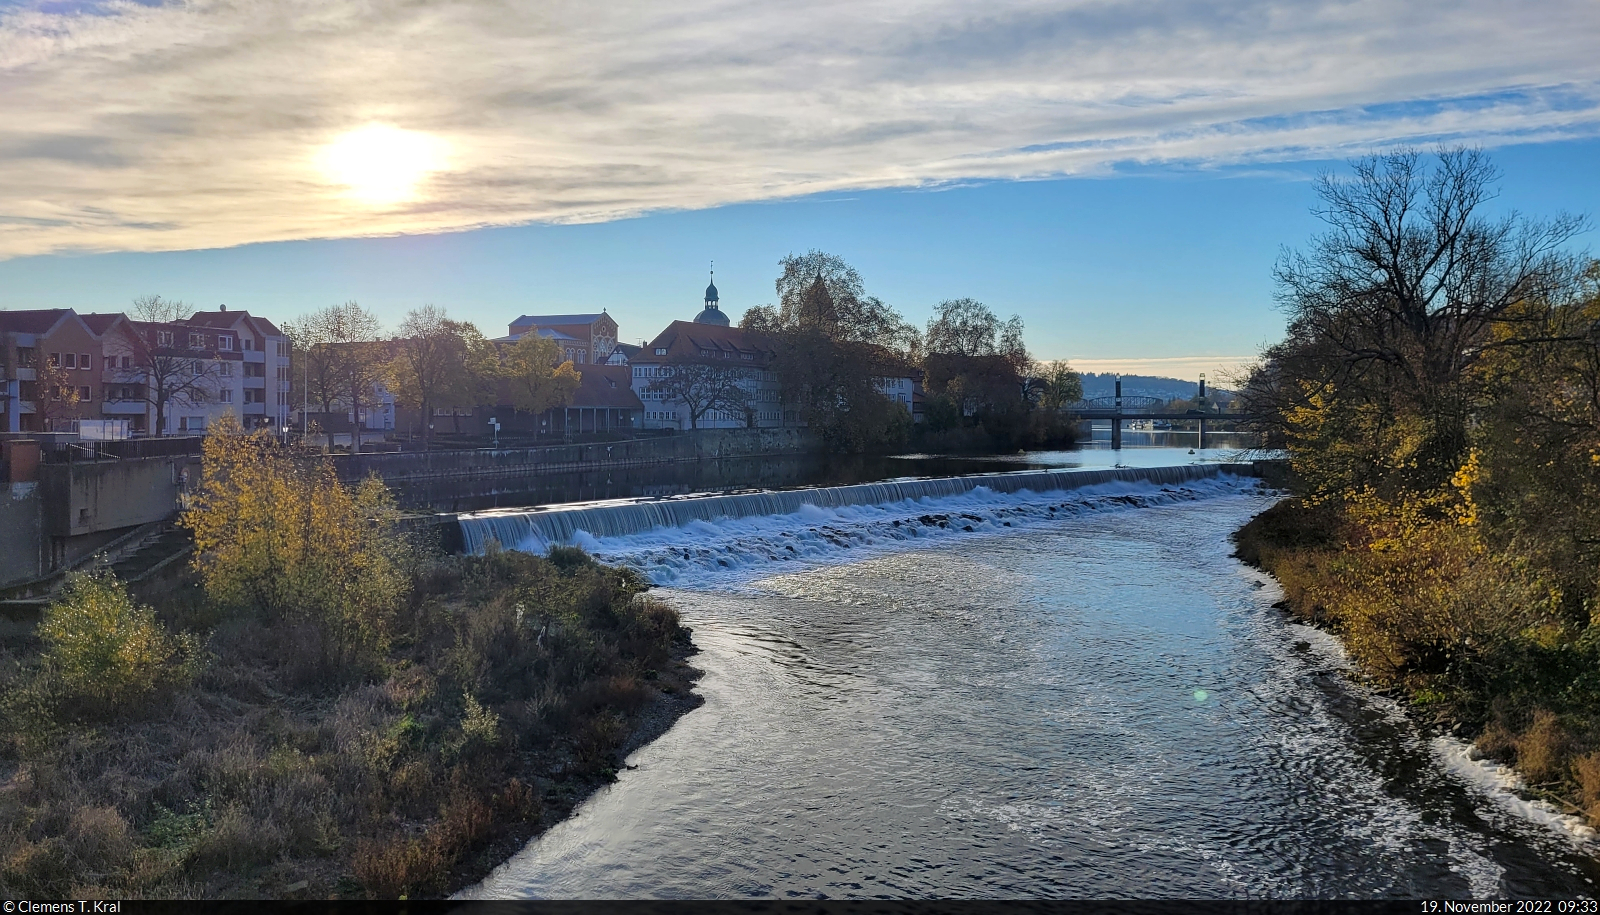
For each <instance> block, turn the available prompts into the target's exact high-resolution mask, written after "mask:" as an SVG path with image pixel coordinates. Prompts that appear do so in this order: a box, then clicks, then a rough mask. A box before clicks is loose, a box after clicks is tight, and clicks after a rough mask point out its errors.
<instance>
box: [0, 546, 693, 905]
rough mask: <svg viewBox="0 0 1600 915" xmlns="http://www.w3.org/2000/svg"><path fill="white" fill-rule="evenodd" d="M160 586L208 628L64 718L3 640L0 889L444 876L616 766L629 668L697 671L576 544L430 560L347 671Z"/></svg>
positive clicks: (550, 815)
mask: <svg viewBox="0 0 1600 915" xmlns="http://www.w3.org/2000/svg"><path fill="white" fill-rule="evenodd" d="M160 588H163V589H165V594H166V595H167V596H170V597H171V598H172V600H171V603H170V604H165V605H164V604H163V603H162V599H163V596H162V595H161V594H157V595H155V596H153V597H152V596H151V595H150V594H146V595H144V596H143V597H144V599H145V600H147V601H149V602H150V603H152V604H154V605H155V606H156V607H157V610H158V615H159V616H160V618H161V619H162V621H163V623H164V624H165V625H167V626H168V627H169V628H178V627H182V626H185V625H188V624H192V623H194V622H196V621H203V622H205V623H207V625H209V626H210V627H211V628H210V629H209V631H208V632H206V633H204V635H205V636H206V640H205V649H204V654H205V658H206V663H205V664H204V666H203V668H202V669H201V670H200V671H199V672H198V675H197V677H196V679H195V680H194V682H193V683H192V684H190V685H188V686H184V687H181V688H178V689H176V690H175V691H172V692H168V693H164V694H162V695H161V697H160V701H149V702H146V703H144V704H142V705H138V706H136V707H131V708H122V709H118V710H117V711H116V712H115V713H114V714H112V713H107V714H105V715H102V716H101V717H98V718H92V719H90V718H67V719H63V718H61V717H59V716H60V714H61V713H62V711H63V709H64V708H65V706H63V705H62V704H61V703H59V702H55V701H53V699H52V696H51V695H50V694H49V690H48V689H46V688H45V686H47V685H48V684H45V685H41V684H43V683H44V681H43V680H41V679H40V677H41V674H40V668H39V663H38V660H37V657H36V655H35V654H34V652H33V650H32V649H28V648H24V649H20V650H19V649H15V648H14V649H12V650H10V651H8V652H5V653H0V896H3V897H10V898H20V897H24V896H26V897H32V898H52V897H53V898H84V899H87V898H96V897H107V896H112V897H121V898H137V897H147V898H148V897H154V898H166V897H200V896H203V897H208V898H216V897H222V898H253V897H281V896H285V895H294V896H299V897H305V898H315V897H329V896H357V897H359V896H371V897H379V898H383V897H395V896H400V895H408V896H419V895H432V894H439V893H443V892H446V891H448V890H450V889H453V888H454V887H455V886H456V885H458V884H459V883H460V882H461V881H462V880H464V879H469V878H471V877H473V876H476V875H481V874H482V873H484V872H486V870H487V869H488V867H489V866H492V865H493V864H495V863H498V859H496V858H494V857H493V856H495V855H503V854H505V853H507V852H509V851H510V850H512V849H514V847H515V844H516V842H517V841H519V840H521V839H525V838H526V837H527V836H528V835H530V834H532V833H533V832H535V831H536V830H537V829H539V828H541V827H542V826H544V825H548V823H549V822H551V821H553V820H554V819H555V818H558V817H559V816H561V815H563V813H564V812H565V810H566V809H567V808H568V807H569V805H570V804H571V803H572V802H573V799H575V798H578V797H581V796H582V795H583V794H584V793H586V791H587V790H589V789H590V788H592V787H593V786H595V785H598V784H601V783H603V782H604V781H605V780H607V779H608V778H609V777H610V773H611V771H612V770H613V769H614V768H615V767H616V766H617V764H618V761H617V760H616V758H615V754H616V752H617V749H618V747H619V746H620V745H621V743H622V741H624V740H625V739H626V738H627V735H628V733H629V731H630V730H631V725H630V721H631V717H632V716H633V715H634V714H635V713H636V712H637V711H638V710H639V709H640V708H641V706H643V705H644V704H645V703H646V702H648V701H649V700H650V699H651V697H653V696H655V695H658V692H659V691H658V687H657V685H655V684H652V683H648V682H647V681H646V680H645V676H646V673H647V672H649V673H650V674H651V675H652V676H653V675H654V673H655V671H664V672H668V675H667V676H665V677H664V680H671V681H672V682H671V683H667V684H665V685H666V687H667V688H668V689H674V690H685V689H686V688H687V685H688V678H689V677H690V676H691V675H692V674H691V672H690V671H688V669H687V667H686V665H684V664H682V662H681V661H680V660H675V658H676V657H681V653H682V647H683V645H684V644H685V643H686V633H684V631H683V630H682V629H681V628H680V627H679V626H678V622H677V618H676V615H675V614H674V613H673V612H672V610H671V609H670V608H669V607H666V606H665V605H662V604H660V603H659V602H655V601H650V600H646V599H644V598H641V597H639V596H638V593H639V591H640V590H641V588H642V586H641V585H640V583H639V582H638V580H637V579H634V578H632V577H631V576H630V575H627V574H624V573H621V572H618V571H616V570H611V569H605V568H603V567H599V566H597V565H595V564H593V563H591V562H589V561H588V560H587V559H586V558H585V557H581V556H576V557H572V556H569V557H563V559H562V562H561V564H560V565H557V564H555V563H551V562H547V561H544V560H539V559H535V558H533V557H528V556H522V555H518V554H498V555H494V556H490V557H486V558H481V559H470V558H458V559H451V560H441V561H438V562H436V563H435V564H433V565H432V566H430V567H429V568H427V569H424V570H423V571H422V572H421V573H420V574H419V575H418V576H417V578H416V580H415V582H414V592H413V593H414V597H413V599H412V601H411V603H410V605H409V606H408V608H407V609H406V610H405V612H404V613H403V614H402V617H401V620H400V625H399V627H398V629H399V631H398V632H397V635H396V638H395V644H394V647H393V649H392V650H391V652H390V654H389V656H388V657H387V658H386V659H385V660H384V661H383V663H382V664H381V665H380V666H379V667H378V668H376V669H373V670H361V671H356V672H351V671H348V670H340V669H335V668H330V666H329V665H327V664H326V663H325V662H324V660H323V659H324V658H326V657H327V656H328V655H329V653H328V652H326V651H324V650H322V648H323V646H322V645H320V644H319V639H320V638H321V635H320V634H319V631H318V630H317V629H316V628H315V627H311V626H306V625H303V624H295V623H290V622H278V623H276V624H268V623H265V622H262V621H260V620H255V619H249V618H238V617H235V618H226V617H222V616H219V615H217V614H215V613H214V612H213V611H212V610H210V609H209V608H207V607H206V606H205V605H204V602H203V601H200V600H197V599H196V597H195V595H196V594H197V593H198V592H197V591H196V590H195V589H193V588H192V587H190V586H189V585H187V584H186V583H184V582H182V581H168V582H166V583H164V584H162V585H160ZM41 735H43V736H41ZM555 772H559V773H562V774H561V775H559V776H556V775H552V773H555ZM302 884H304V885H302ZM291 886H294V887H296V889H295V890H294V891H293V892H291V891H290V890H289V887H291Z"/></svg>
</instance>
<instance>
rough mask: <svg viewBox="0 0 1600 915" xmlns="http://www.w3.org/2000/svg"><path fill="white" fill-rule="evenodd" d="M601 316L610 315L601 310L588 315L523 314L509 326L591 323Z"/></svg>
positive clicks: (607, 316) (606, 316)
mask: <svg viewBox="0 0 1600 915" xmlns="http://www.w3.org/2000/svg"><path fill="white" fill-rule="evenodd" d="M603 317H604V318H609V317H611V316H610V315H608V314H606V313H605V312H603V311H601V312H596V313H595V314H589V315H523V316H522V317H520V318H518V319H516V320H515V321H512V322H511V326H512V327H527V326H528V325H530V324H537V325H539V326H541V327H545V326H548V325H551V324H593V323H594V322H596V321H598V320H600V319H601V318H603Z"/></svg>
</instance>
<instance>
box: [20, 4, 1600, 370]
mask: <svg viewBox="0 0 1600 915" xmlns="http://www.w3.org/2000/svg"><path fill="white" fill-rule="evenodd" d="M1596 34H1600V7H1596V6H1595V4H1594V3H1593V2H1591V0H1542V2H1540V3H1538V4H1536V5H1535V6H1534V7H1533V8H1531V9H1530V8H1527V7H1522V8H1513V7H1510V6H1508V5H1506V4H1504V3H1501V2H1492V0H1414V2H1412V3H1408V4H1394V3H1392V2H1380V0H1295V2H1289V0H1231V2H1211V0H1161V2H1157V0H981V2H980V0H823V2H818V3H814V4H808V5H807V6H806V7H804V8H803V9H802V8H799V7H792V6H790V5H784V4H774V3H771V2H760V0H678V2H674V3H672V4H665V3H660V2H646V0H618V2H616V3H613V4H606V5H595V4H592V3H586V2H579V0H544V2H541V3H537V4H504V3H499V2H495V0H439V2H434V3H427V4H353V3H343V2H328V0H186V2H181V3H179V2H171V3H163V2H131V0H96V2H61V0H0V84H4V85H5V86H6V87H7V88H6V91H5V92H3V93H0V307H3V308H26V307H44V306H59V305H68V306H71V307H74V308H79V309H83V310H94V309H100V310H109V309H120V308H123V307H125V306H126V304H127V302H128V301H129V300H130V299H131V298H133V297H134V296H138V295H144V294H149V293H159V294H161V295H163V296H167V297H171V298H181V299H184V300H187V301H189V302H191V303H193V304H195V305H199V306H206V307H214V306H215V305H216V304H218V303H223V302H225V303H227V304H228V305H229V306H230V307H235V308H248V309H251V310H252V311H258V312H261V313H264V314H266V315H268V316H270V317H273V318H276V319H284V318H289V317H292V316H294V315H296V314H299V313H302V312H304V311H307V310H310V309H313V308H316V307H320V306H322V305H326V304H330V303H336V302H341V301H344V300H347V299H354V300H356V301H359V302H361V303H363V304H365V305H367V306H370V307H372V308H374V309H376V310H377V311H378V312H379V313H380V314H381V315H383V316H384V317H385V318H386V319H387V320H389V321H390V322H397V321H398V319H399V317H400V316H401V315H402V314H403V312H404V311H405V309H407V308H409V307H412V306H415V305H419V304H423V303H430V302H431V303H434V304H438V305H442V306H444V307H446V308H447V309H448V310H449V311H451V312H452V313H454V314H456V315H458V316H460V317H463V318H468V319H471V320H473V321H476V322H477V323H479V324H480V326H482V327H483V328H484V329H485V330H490V331H492V330H495V329H498V328H500V327H502V326H503V325H504V324H505V323H506V322H507V321H508V320H509V319H510V318H511V317H514V316H515V315H517V314H520V313H526V312H537V311H551V310H585V309H593V310H598V309H599V308H601V307H604V308H607V309H609V310H610V311H611V312H612V313H613V314H615V315H616V316H617V318H618V320H619V322H620V323H621V325H622V333H623V335H624V337H625V338H627V339H634V340H637V339H638V338H640V337H643V336H648V335H650V334H653V333H654V332H655V331H656V330H658V329H659V328H660V327H661V326H663V325H664V324H665V323H666V322H667V321H668V320H671V319H673V318H679V317H687V316H689V315H692V314H693V313H694V312H695V310H696V309H697V307H698V304H699V302H698V299H699V295H700V291H701V290H702V289H703V288H704V285H705V268H706V265H707V262H708V261H710V260H712V259H715V261H716V263H717V276H718V286H719V287H720V288H721V290H722V293H723V302H724V306H725V307H726V309H727V310H729V311H730V312H733V313H734V314H735V315H737V313H738V312H739V311H741V310H742V309H743V308H744V307H746V306H748V305H751V304H758V303H762V302H766V301H769V300H770V298H771V295H772V279H773V276H774V274H775V264H776V261H777V259H778V258H779V257H781V256H782V255H784V254H785V253H788V252H791V251H796V252H798V251H803V250H805V249H807V248H812V247H815V248H821V249H823V250H827V251H830V252H833V253H836V254H839V255H842V256H844V257H845V258H846V259H848V260H849V261H850V262H851V263H853V264H855V265H856V266H857V267H858V268H859V269H860V271H861V272H862V274H863V275H864V276H865V278H866V281H867V284H868V287H869V290H870V291H871V292H872V293H874V294H876V295H878V296H880V297H882V298H884V299H885V300H887V301H889V302H891V303H892V304H894V305H895V306H897V307H898V308H899V309H900V310H901V311H902V312H903V313H904V314H906V316H907V317H909V318H911V319H912V320H914V321H916V322H918V323H921V322H922V321H924V320H926V318H927V316H928V314H929V311H930V309H931V307H932V305H933V304H934V303H935V302H937V301H939V300H940V299H944V298H954V297H961V296H972V297H974V298H978V299H981V300H983V301H985V302H987V303H989V304H990V305H991V306H992V307H993V308H994V309H995V310H996V311H998V312H999V313H1001V314H1002V315H1009V314H1012V313H1016V314H1020V315H1021V316H1022V317H1023V318H1024V320H1025V321H1026V323H1027V325H1028V328H1029V334H1028V337H1029V342H1030V345H1031V347H1032V349H1033V350H1034V352H1035V354H1036V355H1037V356H1040V357H1044V358H1057V357H1071V358H1073V359H1074V360H1075V361H1078V362H1080V363H1082V364H1083V365H1084V366H1085V367H1088V368H1113V367H1119V368H1123V369H1125V370H1144V371H1157V370H1160V368H1161V366H1163V365H1165V366H1167V367H1168V368H1170V372H1168V373H1170V374H1179V375H1183V376H1185V377H1192V375H1193V374H1194V373H1195V372H1197V371H1200V370H1210V369H1211V368H1214V367H1215V366H1217V365H1218V364H1219V363H1220V362H1223V361H1230V362H1231V361H1235V360H1237V359H1239V358H1241V357H1246V356H1249V355H1250V354H1252V353H1253V352H1255V351H1256V350H1257V348H1258V347H1259V346H1260V345H1261V344H1263V343H1266V342H1269V341H1271V340H1272V339H1274V338H1275V337H1276V336H1277V335H1278V333H1280V331H1281V326H1282V325H1281V320H1280V318H1279V316H1278V314H1277V313H1276V311H1275V310H1274V309H1273V307H1272V302H1271V293H1272V290H1271V280H1270V270H1271V266H1272V263H1273V260H1274V258H1275V257H1276V255H1277V253H1278V249H1279V247H1280V246H1281V245H1291V246H1293V245H1298V244H1302V243H1303V242H1304V241H1305V240H1306V239H1307V238H1308V237H1309V236H1310V235H1311V234H1312V233H1313V232H1315V231H1316V229H1317V224H1316V222H1315V220H1314V219H1312V218H1311V216H1310V215H1309V213H1308V209H1309V208H1310V206H1311V205H1312V204H1313V202H1314V201H1313V198H1312V194H1311V187H1310V184H1309V180H1308V179H1309V178H1310V177H1311V176H1312V175H1314V174H1315V173H1316V172H1317V171H1318V170H1320V169H1324V168H1335V169H1337V168H1339V167H1340V165H1341V163H1342V161H1343V160H1344V159H1345V158H1347V157H1349V156H1352V155H1357V154H1360V153H1363V152H1367V151H1372V150H1381V149H1386V148H1390V147H1392V146H1393V145H1395V144H1397V143H1413V144H1417V145H1421V146H1424V147H1425V146H1427V145H1429V144H1431V143H1434V142H1436V141H1444V142H1449V143H1468V144H1477V145H1483V146H1485V147H1487V148H1489V149H1490V150H1491V151H1492V153H1493V155H1494V158H1495V160H1496V162H1497V163H1498V164H1499V165H1500V166H1501V168H1502V169H1503V171H1504V172H1505V179H1504V182H1503V188H1504V196H1503V198H1502V199H1501V200H1500V201H1498V203H1497V205H1513V206H1516V207H1518V208H1520V209H1522V210H1524V211H1526V212H1529V213H1534V214H1538V213H1548V212H1551V211H1554V210H1557V209H1566V210H1570V211H1579V212H1587V213H1591V214H1600V191H1597V183H1596V182H1597V180H1600V179H1597V178H1596V177H1595V171H1596V169H1595V166H1594V163H1596V162H1597V161H1600V155H1597V153H1600V139H1597V138H1600V55H1595V54H1594V37H1595V35H1596ZM641 214H642V215H641ZM374 236H379V237H374ZM1581 241H1582V243H1584V244H1587V245H1590V246H1591V247H1592V246H1593V242H1594V235H1593V233H1591V234H1590V235H1588V236H1586V237H1585V238H1584V239H1582V240H1581ZM1140 360H1145V361H1144V362H1140ZM1149 360H1169V362H1165V363H1162V362H1159V361H1156V362H1152V361H1149Z"/></svg>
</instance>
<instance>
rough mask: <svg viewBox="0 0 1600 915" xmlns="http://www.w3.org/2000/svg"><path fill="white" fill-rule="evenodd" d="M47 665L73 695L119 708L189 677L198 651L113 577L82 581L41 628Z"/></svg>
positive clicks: (75, 580) (52, 608) (72, 583)
mask: <svg viewBox="0 0 1600 915" xmlns="http://www.w3.org/2000/svg"><path fill="white" fill-rule="evenodd" d="M39 637H40V638H41V639H43V641H44V643H45V652H44V659H45V663H46V665H47V668H48V669H49V670H50V671H51V673H52V674H53V675H54V677H55V679H56V682H57V683H58V684H59V685H60V686H61V687H62V688H63V689H64V690H66V691H67V692H68V693H69V694H70V695H73V696H77V697H84V698H89V699H93V700H98V701H101V702H105V703H109V704H112V705H118V704H122V703H126V702H131V701H133V700H135V699H138V698H141V697H143V696H144V695H146V694H147V693H149V692H150V691H152V690H154V689H155V688H156V687H157V686H159V685H161V684H162V683H163V682H170V681H171V680H173V679H176V678H181V677H184V676H186V675H188V674H189V673H191V670H190V666H191V664H190V661H191V659H192V658H193V657H194V655H195V650H194V645H193V643H192V642H189V641H187V640H185V639H181V638H174V637H172V636H171V635H170V634H168V633H167V631H166V630H165V629H164V628H162V626H161V624H160V623H159V622H157V621H156V616H155V611H153V610H151V609H150V608H149V607H145V606H140V605H137V604H135V603H134V602H133V600H132V599H131V598H129V597H128V592H127V591H126V590H125V589H124V588H123V586H122V585H121V584H120V583H118V582H117V580H116V579H115V578H114V577H112V576H111V575H109V574H104V575H79V576H76V577H74V578H73V579H72V580H71V581H70V582H68V584H67V588H66V593H65V594H64V595H62V597H61V599H60V600H58V601H56V602H55V603H53V604H51V605H50V606H49V607H48V608H46V609H45V612H44V619H43V620H42V621H41V622H40V624H39Z"/></svg>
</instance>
